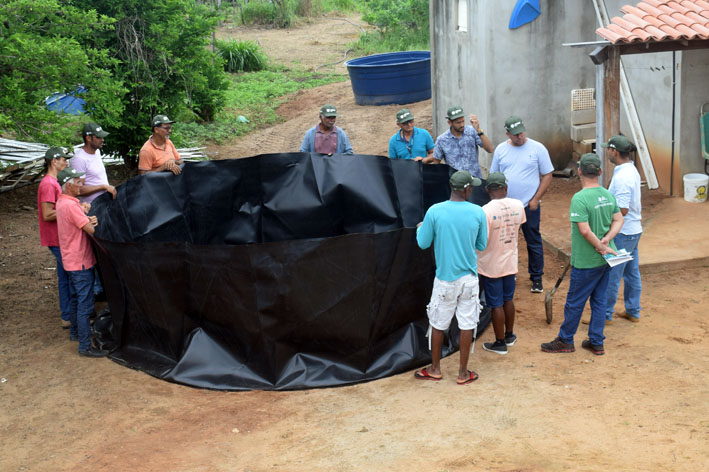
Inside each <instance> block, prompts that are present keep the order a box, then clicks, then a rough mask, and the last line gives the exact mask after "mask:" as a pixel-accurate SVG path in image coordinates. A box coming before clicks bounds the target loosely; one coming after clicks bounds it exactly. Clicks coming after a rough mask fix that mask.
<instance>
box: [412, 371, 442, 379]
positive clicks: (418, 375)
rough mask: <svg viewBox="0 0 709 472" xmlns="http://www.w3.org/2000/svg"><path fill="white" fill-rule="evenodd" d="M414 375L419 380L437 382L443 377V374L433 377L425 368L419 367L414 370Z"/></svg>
mask: <svg viewBox="0 0 709 472" xmlns="http://www.w3.org/2000/svg"><path fill="white" fill-rule="evenodd" d="M414 377H416V378H417V379H419V380H433V381H435V382H438V381H440V380H442V379H443V376H440V377H434V376H433V375H431V374H429V373H428V371H427V370H426V369H421V370H420V371H419V372H414Z"/></svg>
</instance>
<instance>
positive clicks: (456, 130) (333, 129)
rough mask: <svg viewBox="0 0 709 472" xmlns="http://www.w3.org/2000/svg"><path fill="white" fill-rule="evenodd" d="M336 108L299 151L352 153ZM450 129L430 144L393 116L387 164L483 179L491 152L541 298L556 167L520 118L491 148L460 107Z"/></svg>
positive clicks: (404, 118) (450, 113) (410, 119)
mask: <svg viewBox="0 0 709 472" xmlns="http://www.w3.org/2000/svg"><path fill="white" fill-rule="evenodd" d="M337 116H338V115H337V108H336V107H335V106H334V105H330V104H328V105H323V107H322V108H321V109H320V115H319V119H320V122H319V123H318V124H317V125H315V126H314V127H312V128H310V129H309V130H308V131H307V132H306V133H305V137H304V138H303V143H302V144H301V146H300V151H301V152H316V153H320V154H326V155H332V154H354V151H353V150H352V145H351V144H350V141H349V138H348V137H347V134H346V133H345V131H344V130H342V129H341V128H339V127H338V126H336V124H335V123H336V120H337ZM446 119H447V121H448V130H447V131H445V132H444V133H443V134H441V135H440V136H438V138H437V139H436V142H435V144H434V142H433V139H432V138H431V134H430V133H429V132H428V131H426V130H425V129H422V128H417V127H416V126H415V125H414V124H415V121H414V115H413V113H411V111H410V110H409V109H407V108H402V109H401V110H399V111H398V112H397V113H396V124H397V126H398V127H399V130H398V131H397V132H396V133H395V134H394V135H393V136H392V137H391V139H390V140H389V157H390V158H391V159H412V160H414V161H421V162H423V163H424V164H440V163H441V162H445V163H446V164H448V165H449V166H450V167H452V168H453V169H455V170H459V171H462V170H465V171H468V172H469V173H470V174H471V176H472V177H475V178H478V179H482V177H483V175H482V170H481V169H480V162H479V157H478V148H483V149H484V150H485V151H487V152H491V153H493V158H492V165H491V167H490V171H491V172H502V173H504V174H505V176H506V177H507V178H508V179H509V181H510V186H509V189H508V191H509V196H510V198H516V199H518V200H520V201H521V202H522V205H523V206H524V213H525V221H524V222H523V223H522V225H521V227H522V233H523V234H524V237H525V240H526V241H527V252H528V256H529V264H528V268H529V278H530V281H531V290H532V292H536V293H542V292H543V291H544V287H543V284H542V276H543V275H544V248H543V244H542V236H541V232H540V230H539V224H540V215H541V207H540V202H541V199H542V197H543V196H544V193H545V192H546V191H547V188H548V187H549V184H550V183H551V178H552V174H551V173H552V171H553V170H554V166H553V165H552V163H551V159H550V157H549V152H548V151H547V149H546V148H545V147H544V145H542V144H541V143H539V142H537V141H535V140H533V139H531V138H529V137H527V132H526V129H525V127H524V123H523V122H522V119H521V118H519V117H518V116H510V117H509V118H508V119H507V120H506V121H505V132H506V134H507V138H508V139H507V140H506V141H503V142H502V143H500V144H499V145H498V146H497V147H494V146H493V144H492V141H491V140H490V138H489V137H488V136H487V135H486V134H485V132H484V131H483V129H482V128H481V127H480V120H479V119H478V117H477V116H476V115H474V114H471V115H470V116H469V118H468V119H469V122H470V124H469V125H467V124H466V123H465V113H464V111H463V108H462V107H459V106H454V107H450V108H449V109H448V110H447V112H446Z"/></svg>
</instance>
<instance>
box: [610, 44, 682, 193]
mask: <svg viewBox="0 0 709 472" xmlns="http://www.w3.org/2000/svg"><path fill="white" fill-rule="evenodd" d="M621 61H622V62H623V66H624V68H625V73H626V76H627V77H628V84H629V85H630V92H631V94H632V95H633V100H634V101H635V108H636V110H637V112H638V117H639V118H640V124H641V126H642V128H643V133H644V134H645V141H646V142H647V147H648V151H649V152H650V156H651V159H652V164H653V167H654V168H655V174H656V175H657V178H658V183H659V185H660V188H662V189H663V190H664V191H665V192H667V193H669V190H670V162H671V156H672V53H671V52H662V53H652V54H634V55H626V56H622V57H621ZM620 116H621V129H620V131H621V132H622V133H623V134H625V135H626V136H628V137H630V138H631V139H632V133H631V131H630V127H629V125H628V120H627V117H626V113H625V109H624V108H621V114H620ZM677 139H678V136H675V140H677ZM677 152H678V150H677V148H676V147H675V160H676V161H677V162H678V161H679V159H678V154H677ZM638 167H640V168H641V167H642V166H640V165H638Z"/></svg>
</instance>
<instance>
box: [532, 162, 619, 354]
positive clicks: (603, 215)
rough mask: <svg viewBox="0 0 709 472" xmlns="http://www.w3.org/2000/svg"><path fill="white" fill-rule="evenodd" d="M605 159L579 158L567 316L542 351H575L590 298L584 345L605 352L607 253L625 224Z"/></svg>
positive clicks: (572, 209) (572, 212)
mask: <svg viewBox="0 0 709 472" xmlns="http://www.w3.org/2000/svg"><path fill="white" fill-rule="evenodd" d="M600 175H601V159H600V158H599V157H598V156H597V155H596V154H591V153H589V154H584V155H583V156H581V159H579V177H580V179H581V187H582V189H581V191H579V192H577V193H576V194H575V195H574V196H573V198H572V199H571V207H570V208H569V219H570V220H571V282H570V284H569V292H568V294H567V295H566V305H565V306H564V322H563V323H562V325H561V328H560V329H559V335H558V336H557V337H556V339H554V340H553V341H551V342H549V343H543V344H542V351H544V352H574V351H575V349H574V334H576V330H577V329H578V326H579V321H580V320H581V314H582V313H583V309H584V306H585V305H586V301H587V300H588V299H589V298H590V300H591V321H590V323H589V325H588V339H586V340H585V341H584V342H583V343H581V347H583V348H585V349H588V350H590V351H591V352H592V353H593V354H596V355H602V354H604V353H605V351H604V348H603V340H604V339H605V336H604V335H603V328H604V326H605V324H606V291H607V289H608V274H609V272H610V269H609V266H608V264H607V263H606V260H605V258H604V257H603V256H604V255H607V254H615V246H614V244H613V238H614V237H615V235H616V234H618V231H620V228H621V227H622V226H623V215H622V214H621V213H620V209H619V208H618V204H617V203H616V200H615V197H613V194H611V193H610V192H609V191H608V190H606V189H605V188H603V187H601V186H600V185H599V183H598V177H599V176H600Z"/></svg>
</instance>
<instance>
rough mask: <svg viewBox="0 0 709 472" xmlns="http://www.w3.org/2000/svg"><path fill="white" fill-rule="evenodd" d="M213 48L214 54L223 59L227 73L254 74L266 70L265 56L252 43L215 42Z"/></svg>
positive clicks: (234, 41)
mask: <svg viewBox="0 0 709 472" xmlns="http://www.w3.org/2000/svg"><path fill="white" fill-rule="evenodd" d="M214 48H215V53H216V54H217V55H218V56H220V57H221V58H222V59H224V70H225V71H227V72H254V71H259V70H263V69H265V68H266V55H265V54H264V53H263V51H261V48H260V47H259V45H258V44H256V43H255V42H253V41H237V40H235V39H229V40H227V41H222V40H216V41H215V42H214Z"/></svg>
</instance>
